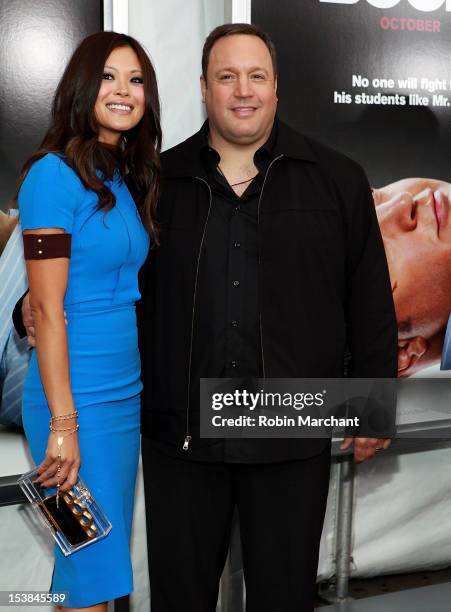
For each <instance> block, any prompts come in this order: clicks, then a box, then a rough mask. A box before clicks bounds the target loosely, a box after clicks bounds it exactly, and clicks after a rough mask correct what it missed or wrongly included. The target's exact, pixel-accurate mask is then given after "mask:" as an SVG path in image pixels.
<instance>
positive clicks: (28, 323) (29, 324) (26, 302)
mask: <svg viewBox="0 0 451 612" xmlns="http://www.w3.org/2000/svg"><path fill="white" fill-rule="evenodd" d="M22 321H23V324H24V326H25V329H26V331H27V340H28V344H29V345H30V346H33V347H34V346H36V336H35V332H34V319H33V314H32V312H31V304H30V294H29V293H27V295H26V296H25V297H24V299H23V302H22Z"/></svg>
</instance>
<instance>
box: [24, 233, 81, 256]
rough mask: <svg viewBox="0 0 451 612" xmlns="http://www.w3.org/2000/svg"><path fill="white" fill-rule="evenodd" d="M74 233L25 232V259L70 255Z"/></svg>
mask: <svg viewBox="0 0 451 612" xmlns="http://www.w3.org/2000/svg"><path fill="white" fill-rule="evenodd" d="M71 238H72V234H23V250H24V256H25V259H54V258H56V257H70V244H71Z"/></svg>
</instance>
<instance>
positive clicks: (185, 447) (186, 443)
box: [182, 154, 283, 451]
mask: <svg viewBox="0 0 451 612" xmlns="http://www.w3.org/2000/svg"><path fill="white" fill-rule="evenodd" d="M282 157H283V154H281V155H279V156H277V157H275V158H274V159H273V160H272V161H271V163H270V164H269V166H268V168H267V169H266V172H265V178H264V179H263V185H262V189H261V192H260V197H259V199H258V205H257V228H259V227H260V205H261V201H262V197H263V190H264V189H265V185H266V180H267V178H268V174H269V171H270V170H271V167H272V165H273V164H274V163H275V162H276V161H278V160H279V159H282ZM195 178H196V179H197V180H198V181H201V182H202V183H204V184H205V185H206V186H207V189H208V193H209V198H210V201H209V205H208V212H207V218H206V219H205V223H204V228H203V231H202V238H201V241H200V246H199V252H198V255H197V264H196V276H195V280H194V296H193V312H192V316H191V336H190V343H189V358H188V388H187V399H186V435H185V440H184V442H183V446H182V449H183V450H184V451H187V450H188V449H189V443H190V441H191V438H192V436H191V434H190V428H189V402H190V386H191V363H192V355H193V337H194V317H195V310H196V296H197V282H198V279H199V267H200V258H201V255H202V248H203V246H204V242H205V234H206V232H207V225H208V220H209V218H210V212H211V206H212V203H213V194H212V192H211V187H210V185H209V184H208V182H207V181H206V180H205V179H203V178H201V177H199V176H196V177H195ZM257 231H258V230H257ZM258 267H259V270H260V269H261V256H260V245H259V249H258ZM258 318H259V326H260V351H261V358H262V370H263V378H266V369H265V355H264V351H263V325H262V313H261V310H260V312H259V315H258Z"/></svg>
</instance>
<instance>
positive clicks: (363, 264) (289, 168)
mask: <svg viewBox="0 0 451 612" xmlns="http://www.w3.org/2000/svg"><path fill="white" fill-rule="evenodd" d="M201 147H202V136H201V133H200V132H198V133H196V134H194V136H192V137H191V138H188V140H186V141H185V142H183V143H181V144H179V145H178V146H176V147H174V148H172V149H170V150H168V151H166V152H165V153H163V155H162V193H161V198H160V201H159V205H158V221H159V226H160V230H161V235H160V239H161V246H160V247H159V248H156V249H153V250H152V251H151V254H150V256H149V259H148V261H147V263H146V265H145V266H144V268H143V270H142V273H141V274H142V279H141V280H142V285H141V286H142V293H143V300H142V304H141V316H140V320H141V321H140V329H141V349H142V366H143V380H144V392H143V401H142V408H143V411H142V431H143V435H145V436H146V437H148V438H150V439H151V440H152V441H153V443H154V445H155V446H156V447H159V448H160V449H161V450H163V451H164V452H167V453H170V454H172V455H176V456H178V457H180V458H183V459H188V460H190V459H191V460H205V461H223V460H231V461H243V462H271V461H284V460H290V459H298V458H303V457H308V456H312V455H315V454H317V453H320V452H321V451H322V450H323V448H324V446H325V444H326V443H327V441H325V440H323V439H290V440H289V439H280V440H255V439H254V440H239V441H230V440H228V441H223V440H212V439H201V438H200V437H199V397H198V395H197V394H196V393H194V391H193V389H194V388H197V389H198V385H197V384H193V382H194V383H195V382H196V381H193V380H192V371H193V363H192V349H193V343H194V341H195V337H196V336H195V335H196V333H198V327H197V325H198V321H197V318H196V300H197V299H198V295H197V283H198V272H199V262H200V261H201V258H202V255H203V244H204V240H205V235H206V232H207V231H208V217H209V213H210V209H211V204H212V195H211V189H210V186H209V184H208V179H207V175H206V173H205V170H204V166H203V164H202V160H201V156H200V150H201ZM258 243H259V288H260V298H259V304H260V313H259V318H260V335H261V360H262V364H263V375H264V376H266V377H269V378H278V377H280V378H290V377H293V378H295V377H299V378H308V377H314V378H320V377H325V378H333V377H342V376H343V372H344V360H345V354H346V351H349V354H350V362H349V364H348V366H347V370H348V375H349V376H353V377H376V378H378V377H394V376H396V371H397V367H396V362H397V326H396V318H395V312H394V306H393V299H392V292H391V286H390V279H389V275H388V267H387V263H386V259H385V253H384V247H383V243H382V239H381V235H380V232H379V226H378V223H377V219H376V214H375V209H374V205H373V200H372V195H371V190H370V188H369V185H368V181H367V179H366V176H365V173H364V172H363V170H362V169H361V167H360V166H359V165H358V164H356V163H355V162H353V161H352V160H350V159H348V158H347V157H345V156H343V155H341V154H339V153H337V152H336V151H333V150H332V149H329V148H327V147H325V146H323V145H321V144H319V143H317V142H315V141H313V140H311V139H309V138H306V137H304V136H302V135H300V134H298V133H297V132H295V131H293V130H292V129H291V128H289V127H288V126H287V125H285V124H283V123H282V122H279V129H278V138H277V143H276V146H275V148H274V152H273V158H272V161H271V163H270V164H269V167H268V169H267V172H266V175H265V177H264V184H263V188H262V192H261V196H260V200H259V205H258ZM202 375H203V377H205V378H208V377H209V376H210V375H211V374H210V373H209V372H208V371H205V372H203V373H202ZM231 442H232V445H230V443H231ZM238 442H239V443H238ZM233 443H235V444H234V445H233ZM228 445H229V446H228ZM183 448H184V449H185V450H184V449H183ZM230 449H232V451H230Z"/></svg>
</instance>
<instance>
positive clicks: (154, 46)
mask: <svg viewBox="0 0 451 612" xmlns="http://www.w3.org/2000/svg"><path fill="white" fill-rule="evenodd" d="M229 4H230V3H229ZM227 8H228V7H227V2H226V3H225V2H224V0H164V1H161V0H130V2H129V11H128V20H129V25H128V33H129V34H130V35H131V36H134V37H135V38H137V39H138V40H139V41H140V42H141V43H142V44H143V45H144V46H145V47H146V48H147V50H148V51H149V54H150V56H151V57H152V60H153V62H154V66H155V69H156V72H157V79H158V87H159V91H160V99H161V107H162V126H163V135H164V148H165V149H167V148H170V147H172V146H174V145H176V144H178V143H179V142H181V141H182V140H184V139H185V138H188V136H191V134H193V133H194V132H196V131H197V130H198V129H199V128H200V126H201V125H202V122H203V121H204V118H205V114H204V109H203V105H202V101H201V95H200V86H199V76H200V73H201V55H202V46H203V43H204V40H205V38H206V36H207V34H208V33H209V32H210V31H211V30H212V29H213V28H214V27H216V26H217V25H219V24H221V23H224V21H225V15H226V14H227V18H229V15H228V13H229V11H228V10H227Z"/></svg>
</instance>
